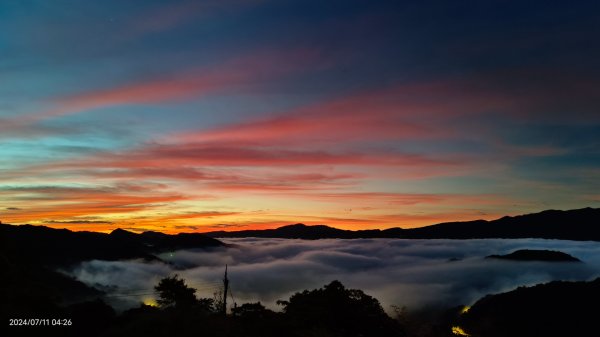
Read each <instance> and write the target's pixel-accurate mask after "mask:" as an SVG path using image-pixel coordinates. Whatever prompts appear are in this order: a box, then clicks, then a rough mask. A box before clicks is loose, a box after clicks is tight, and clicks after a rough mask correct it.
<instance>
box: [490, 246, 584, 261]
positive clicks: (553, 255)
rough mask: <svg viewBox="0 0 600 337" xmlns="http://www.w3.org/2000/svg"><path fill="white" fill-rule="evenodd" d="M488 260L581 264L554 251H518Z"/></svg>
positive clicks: (491, 257) (564, 254)
mask: <svg viewBox="0 0 600 337" xmlns="http://www.w3.org/2000/svg"><path fill="white" fill-rule="evenodd" d="M486 258H488V259H501V260H512V261H545V262H581V260H580V259H578V258H576V257H573V256H571V255H569V254H567V253H563V252H559V251H555V250H536V249H520V250H516V251H514V252H512V253H510V254H506V255H489V256H486Z"/></svg>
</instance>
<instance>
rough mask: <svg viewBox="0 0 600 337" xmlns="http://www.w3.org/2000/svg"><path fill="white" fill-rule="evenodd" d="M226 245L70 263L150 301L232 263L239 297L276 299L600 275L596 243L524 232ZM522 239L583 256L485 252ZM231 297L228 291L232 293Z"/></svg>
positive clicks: (211, 282) (436, 299)
mask: <svg viewBox="0 0 600 337" xmlns="http://www.w3.org/2000/svg"><path fill="white" fill-rule="evenodd" d="M223 241H224V242H226V243H227V244H228V245H229V247H227V248H219V249H214V250H210V251H206V250H182V251H175V252H171V253H165V254H162V255H160V258H161V259H162V260H163V261H165V262H144V261H141V260H131V261H99V260H93V261H87V262H84V263H82V264H80V265H79V266H78V267H76V268H74V269H73V270H70V271H69V273H70V274H71V275H73V276H75V277H76V278H77V279H79V280H80V281H82V282H84V283H86V284H88V285H91V286H94V287H97V288H100V289H104V290H108V292H109V293H111V294H113V296H112V297H110V299H111V301H112V304H113V305H115V306H117V307H119V308H121V309H124V308H127V307H133V306H137V305H139V303H140V302H141V301H146V302H147V301H150V300H151V299H152V297H153V295H152V294H151V293H152V290H153V287H154V285H156V283H157V282H158V281H159V280H160V279H161V278H163V277H165V276H168V275H173V274H175V273H177V274H179V275H180V276H181V277H183V278H184V279H185V280H186V281H187V283H188V284H189V285H190V286H193V287H195V288H197V289H198V293H197V294H198V296H200V297H213V293H214V292H215V291H217V290H218V286H219V282H220V281H221V280H222V278H223V273H224V269H225V265H226V264H227V265H228V266H229V267H228V271H229V273H228V275H229V279H230V285H231V290H232V294H233V298H234V299H235V302H237V303H238V304H240V303H244V302H256V301H261V302H262V303H263V304H265V305H266V306H268V307H271V308H273V309H277V305H276V304H275V301H276V300H278V299H288V298H289V296H290V295H291V294H293V293H295V292H297V291H301V290H304V289H314V288H319V287H321V286H323V285H325V284H327V283H329V282H330V281H332V280H339V281H341V282H342V283H343V284H344V285H346V286H347V287H349V288H358V289H362V290H363V291H365V292H366V293H367V294H370V295H372V296H374V297H376V298H377V299H379V300H380V301H381V303H382V305H383V306H384V308H385V309H386V310H390V308H391V305H398V306H406V307H407V308H408V309H409V310H411V309H413V310H418V309H421V308H425V307H429V306H436V307H450V306H456V305H461V304H463V305H470V304H472V303H473V302H475V301H476V300H477V299H479V298H481V297H482V296H484V295H486V294H491V293H498V292H504V291H508V290H512V289H514V288H516V287H518V286H523V285H534V284H537V283H542V282H548V281H552V280H591V279H594V278H596V277H599V276H600V244H599V243H597V242H589V241H583V242H576V241H560V240H541V239H518V240H500V239H484V240H401V239H358V240H337V239H331V240H329V239H328V240H314V241H307V240H289V239H259V238H243V239H224V240H223ZM517 249H551V250H559V251H563V252H565V253H568V254H571V255H573V256H575V257H577V258H579V259H581V260H582V261H583V262H584V263H565V262H560V263H549V262H517V261H505V260H496V259H485V258H484V257H485V256H487V255H491V254H507V253H510V252H512V251H514V250H517ZM229 298H230V299H231V297H229Z"/></svg>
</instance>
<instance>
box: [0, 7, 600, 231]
mask: <svg viewBox="0 0 600 337" xmlns="http://www.w3.org/2000/svg"><path fill="white" fill-rule="evenodd" d="M599 37H600V4H598V2H596V1H577V2H569V3H567V2H564V1H466V0H464V1H463V0H461V1H353V0H344V1H312V0H302V1H279V0H278V1H275V0H270V1H269V0H249V1H243V0H219V1H216V0H215V1H173V0H171V1H164V0H163V1H158V0H156V1H151V0H147V1H115V0H106V1H66V0H55V1H45V0H26V1H3V2H1V3H0V220H1V221H2V222H4V223H12V224H25V223H30V224H38V225H47V226H51V227H56V228H68V229H71V230H92V231H105V232H106V231H110V230H112V229H115V228H118V227H120V228H126V229H129V230H134V231H144V230H159V231H163V232H170V233H174V232H191V231H197V232H203V231H210V230H240V229H253V228H254V229H260V228H272V227H277V226H281V225H286V224H290V223H297V222H302V223H306V224H327V225H330V226H334V227H338V228H346V229H372V228H389V227H396V226H400V227H416V226H424V225H428V224H433V223H438V222H443V221H455V220H472V219H494V218H498V217H501V216H503V215H516V214H522V213H529V212H536V211H540V210H544V209H550V208H553V209H571V208H581V207H588V206H590V207H599V206H600V194H599V193H598V191H599V190H600V183H599V181H600V179H599V178H600V92H599V91H600V62H599V61H598V60H600V47H599V44H598V43H597V41H598V38H599Z"/></svg>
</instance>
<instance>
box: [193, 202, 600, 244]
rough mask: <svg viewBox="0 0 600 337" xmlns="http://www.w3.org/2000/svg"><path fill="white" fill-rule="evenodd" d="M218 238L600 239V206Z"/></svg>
mask: <svg viewBox="0 0 600 337" xmlns="http://www.w3.org/2000/svg"><path fill="white" fill-rule="evenodd" d="M205 234H206V235H208V236H211V237H215V238H236V237H262V238H285V239H310V240H313V239H358V238H402V239H488V238H506V239H516V238H542V239H559V240H590V241H600V209H598V208H589V207H588V208H582V209H575V210H568V211H558V210H547V211H543V212H540V213H533V214H526V215H519V216H514V217H511V216H505V217H503V218H500V219H497V220H492V221H486V220H474V221H465V222H447V223H440V224H436V225H431V226H426V227H420V228H409V229H402V228H390V229H385V230H379V229H374V230H358V231H350V230H342V229H337V228H332V227H328V226H324V225H319V226H306V225H303V224H295V225H289V226H283V227H279V228H277V229H266V230H244V231H236V232H225V231H217V232H208V233H205Z"/></svg>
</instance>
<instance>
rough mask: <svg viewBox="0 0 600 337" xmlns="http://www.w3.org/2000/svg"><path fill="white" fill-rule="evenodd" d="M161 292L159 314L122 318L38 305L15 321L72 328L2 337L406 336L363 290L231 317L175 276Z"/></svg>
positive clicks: (240, 310) (335, 291)
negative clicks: (56, 323) (58, 322)
mask: <svg viewBox="0 0 600 337" xmlns="http://www.w3.org/2000/svg"><path fill="white" fill-rule="evenodd" d="M155 289H156V291H157V294H158V296H159V300H158V305H157V306H148V305H144V304H141V305H140V306H139V307H138V308H135V309H131V310H128V311H125V312H123V313H121V314H119V315H117V314H116V313H115V311H114V310H113V309H112V308H111V307H110V306H109V305H107V304H105V303H104V302H103V301H102V300H95V301H88V302H84V303H79V304H72V305H68V306H57V305H53V304H52V303H50V302H45V303H43V301H40V303H39V305H37V306H31V307H29V310H25V311H20V313H17V311H11V312H10V314H11V315H12V316H13V317H15V318H17V317H23V318H33V317H40V318H42V317H47V318H55V319H61V318H66V319H68V320H69V323H68V324H67V325H62V324H61V326H51V325H50V326H42V327H39V326H38V327H33V326H9V327H8V329H7V330H6V331H5V333H6V334H3V335H6V336H30V335H35V334H38V335H40V336H41V335H43V336H105V337H109V336H128V337H129V336H165V337H167V336H168V337H173V336H256V337H268V336H278V337H279V336H291V337H293V336H298V337H304V336H307V337H308V336H340V337H342V336H348V337H352V336H356V337H358V336H364V337H370V336H372V337H379V336H390V337H393V336H406V334H405V331H404V329H403V327H402V324H401V323H400V321H399V320H396V319H392V318H391V317H390V316H388V315H387V314H386V313H385V312H384V310H383V308H382V307H381V305H380V304H379V301H378V300H377V299H375V298H373V297H371V296H369V295H367V294H365V293H364V292H362V291H360V290H356V289H347V288H345V287H344V286H343V285H342V284H341V283H340V282H338V281H333V282H331V283H330V284H328V285H325V286H324V287H322V288H320V289H314V290H310V291H308V290H305V291H303V292H300V293H296V294H294V295H292V296H291V297H290V298H289V299H288V300H285V301H279V303H278V304H279V305H280V306H281V309H282V310H281V311H278V312H275V311H272V310H269V309H267V308H265V307H264V306H263V305H262V304H261V303H260V302H258V303H245V304H242V305H240V306H236V307H234V308H232V309H231V310H230V311H229V312H228V313H227V314H225V313H224V311H223V303H222V302H221V301H219V300H218V299H210V298H201V299H198V298H196V296H195V290H194V289H192V288H189V287H188V286H186V284H185V281H184V280H182V279H179V278H178V277H177V276H173V277H168V278H165V279H163V280H161V282H160V283H159V284H158V285H157V286H156V287H155ZM29 304H32V303H29ZM4 314H6V312H5V313H4ZM7 319H9V318H8V317H7Z"/></svg>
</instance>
